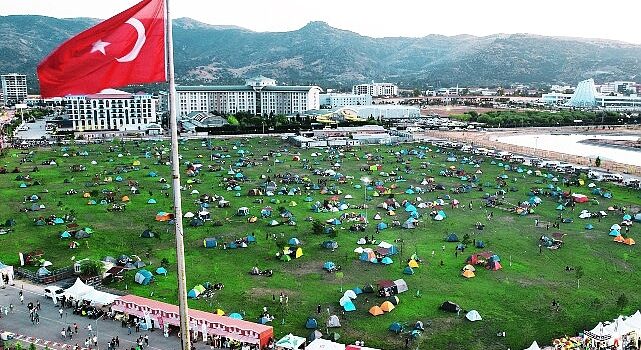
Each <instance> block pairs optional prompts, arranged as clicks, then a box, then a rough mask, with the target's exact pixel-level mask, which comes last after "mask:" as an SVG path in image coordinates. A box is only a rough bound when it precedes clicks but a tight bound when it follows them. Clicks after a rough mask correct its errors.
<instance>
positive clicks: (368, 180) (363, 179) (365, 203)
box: [361, 176, 372, 224]
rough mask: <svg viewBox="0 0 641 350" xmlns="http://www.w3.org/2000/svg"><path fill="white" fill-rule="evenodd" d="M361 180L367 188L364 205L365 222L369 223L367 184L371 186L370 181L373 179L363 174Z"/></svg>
mask: <svg viewBox="0 0 641 350" xmlns="http://www.w3.org/2000/svg"><path fill="white" fill-rule="evenodd" d="M361 181H362V182H363V184H364V185H365V186H363V187H364V188H365V197H364V202H363V203H364V204H363V206H364V207H365V224H367V223H368V220H367V186H369V184H370V182H372V180H371V179H370V178H369V177H367V176H363V177H362V178H361Z"/></svg>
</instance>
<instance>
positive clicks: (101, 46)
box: [90, 40, 111, 56]
mask: <svg viewBox="0 0 641 350" xmlns="http://www.w3.org/2000/svg"><path fill="white" fill-rule="evenodd" d="M109 45H111V43H108V42H106V41H102V40H98V41H96V42H95V43H93V46H92V47H91V52H90V53H94V52H96V51H100V52H102V54H103V55H105V56H106V55H107V53H105V47H107V46H109Z"/></svg>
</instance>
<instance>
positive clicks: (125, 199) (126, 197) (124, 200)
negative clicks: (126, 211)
mask: <svg viewBox="0 0 641 350" xmlns="http://www.w3.org/2000/svg"><path fill="white" fill-rule="evenodd" d="M120 200H121V201H123V202H129V197H128V196H122V198H121V199H120Z"/></svg>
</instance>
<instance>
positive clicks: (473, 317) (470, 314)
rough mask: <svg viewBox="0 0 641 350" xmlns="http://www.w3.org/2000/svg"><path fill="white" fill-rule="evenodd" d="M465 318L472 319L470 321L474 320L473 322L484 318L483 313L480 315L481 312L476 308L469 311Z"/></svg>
mask: <svg viewBox="0 0 641 350" xmlns="http://www.w3.org/2000/svg"><path fill="white" fill-rule="evenodd" d="M465 318H467V319H468V320H470V321H472V322H475V321H480V320H482V318H481V315H480V314H479V312H478V311H476V310H472V311H470V312H468V313H467V314H466V315H465Z"/></svg>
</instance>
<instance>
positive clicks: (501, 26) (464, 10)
mask: <svg viewBox="0 0 641 350" xmlns="http://www.w3.org/2000/svg"><path fill="white" fill-rule="evenodd" d="M136 2H138V1H137V0H1V1H0V15H10V14H38V15H45V16H52V17H60V18H65V17H95V18H108V17H111V16H113V15H115V14H116V13H118V12H120V11H122V10H124V9H126V8H128V7H130V6H132V5H133V4H135V3H136ZM171 4H172V5H171V6H172V12H173V15H172V16H173V17H174V18H178V17H191V18H194V19H196V20H199V21H201V22H205V23H209V24H218V25H223V24H233V25H238V26H241V27H245V28H248V29H251V30H255V31H289V30H294V29H298V28H300V27H302V26H303V25H305V24H306V23H307V22H309V21H313V20H321V21H325V22H327V23H329V24H330V25H332V26H334V27H337V28H341V29H347V30H351V31H354V32H357V33H360V34H363V35H367V36H374V37H383V36H413V37H419V36H424V35H427V34H444V35H456V34H473V35H479V36H481V35H488V34H495V33H533V34H541V35H554V36H576V37H588V38H604V39H615V40H622V41H627V42H631V43H635V44H641V30H639V28H640V27H639V25H638V20H639V17H638V14H639V13H640V12H641V1H638V0H607V1H603V0H599V1H595V0H538V1H510V0H480V1H479V0H459V1H443V0H440V1H435V0H409V1H381V0H374V1H372V0H370V1H365V0H321V1H305V0H232V1H224V0H172V1H171Z"/></svg>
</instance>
